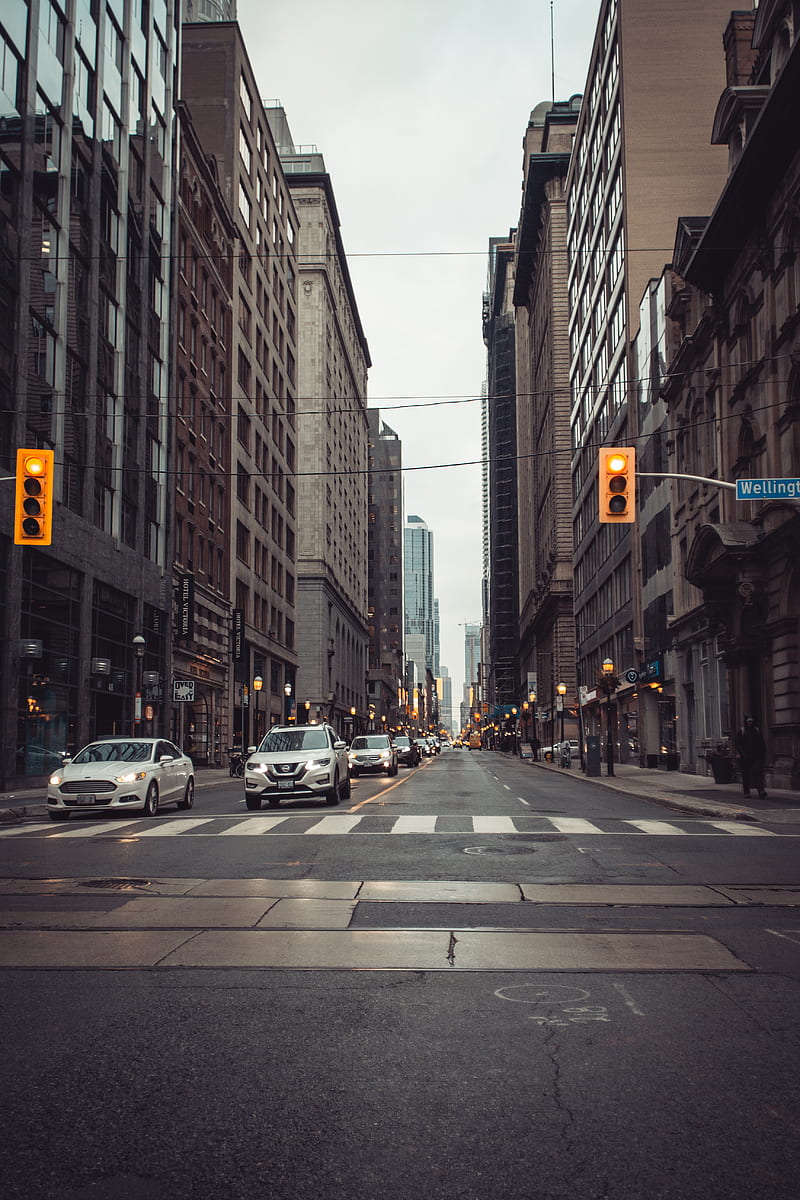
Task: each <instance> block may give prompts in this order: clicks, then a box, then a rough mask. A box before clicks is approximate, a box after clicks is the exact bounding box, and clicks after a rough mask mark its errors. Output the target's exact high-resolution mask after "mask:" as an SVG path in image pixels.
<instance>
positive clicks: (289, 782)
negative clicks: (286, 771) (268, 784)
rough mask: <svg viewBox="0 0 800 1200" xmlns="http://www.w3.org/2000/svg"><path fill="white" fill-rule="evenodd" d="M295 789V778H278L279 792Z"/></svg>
mask: <svg viewBox="0 0 800 1200" xmlns="http://www.w3.org/2000/svg"><path fill="white" fill-rule="evenodd" d="M293 789H294V780H293V779H279V780H278V791H279V792H291V791H292V790H293Z"/></svg>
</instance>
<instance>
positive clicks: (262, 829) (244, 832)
mask: <svg viewBox="0 0 800 1200" xmlns="http://www.w3.org/2000/svg"><path fill="white" fill-rule="evenodd" d="M287 819H288V818H286V817H250V818H248V820H246V821H239V822H238V823H237V824H236V825H232V826H231V827H230V829H221V830H220V835H219V836H220V837H231V836H234V837H235V836H237V835H238V836H240V837H242V836H243V837H253V836H254V835H255V834H257V833H269V831H270V829H274V828H275V826H276V825H282V824H283V823H284V821H286V820H287Z"/></svg>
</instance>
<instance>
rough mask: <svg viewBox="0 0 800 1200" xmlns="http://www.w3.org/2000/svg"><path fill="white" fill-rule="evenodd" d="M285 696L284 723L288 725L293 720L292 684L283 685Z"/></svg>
mask: <svg viewBox="0 0 800 1200" xmlns="http://www.w3.org/2000/svg"><path fill="white" fill-rule="evenodd" d="M283 695H284V703H283V708H284V713H283V719H284V722H285V723H286V724H287V725H288V724H289V721H290V720H291V716H292V685H291V684H290V683H285V684H284V685H283Z"/></svg>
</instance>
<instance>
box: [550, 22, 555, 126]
mask: <svg viewBox="0 0 800 1200" xmlns="http://www.w3.org/2000/svg"><path fill="white" fill-rule="evenodd" d="M550 79H551V83H552V90H553V104H555V102H556V43H555V37H554V34H553V0H550Z"/></svg>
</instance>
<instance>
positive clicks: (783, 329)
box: [663, 0, 800, 788]
mask: <svg viewBox="0 0 800 1200" xmlns="http://www.w3.org/2000/svg"><path fill="white" fill-rule="evenodd" d="M798 15H800V14H798V7H797V4H791V3H787V2H786V0H783V2H781V0H762V3H761V4H760V5H759V7H758V9H757V10H756V12H755V13H741V12H736V13H734V14H732V16H731V18H730V21H729V23H728V25H727V29H726V31H725V47H726V51H727V87H725V88H724V90H723V91H722V95H721V97H720V100H719V104H718V107H717V110H716V115H715V118H714V121H713V139H714V141H715V143H717V144H720V145H724V146H727V147H728V152H729V158H728V161H729V174H728V177H727V180H726V182H725V185H724V187H723V188H722V191H721V194H720V196H719V198H718V200H717V202H716V205H715V206H713V210H712V211H711V214H710V216H708V217H707V218H702V219H697V218H696V217H694V218H693V219H688V218H687V219H685V220H683V221H681V222H680V225H679V229H678V238H677V241H676V246H675V255H674V260H673V263H674V267H675V269H676V271H677V272H678V273H679V275H680V276H681V277H682V279H683V280H684V282H685V284H686V286H685V287H683V288H681V289H680V290H678V291H677V293H676V294H675V296H674V297H673V300H672V304H671V307H670V310H669V315H670V317H671V318H672V320H673V321H674V322H676V324H677V326H678V327H679V329H680V331H681V333H682V335H683V341H682V343H681V345H680V348H679V350H678V352H677V354H676V355H675V357H674V358H673V359H672V362H671V363H670V367H669V373H668V378H667V380H666V382H665V384H664V387H663V396H664V398H665V400H666V402H667V404H668V407H669V413H670V421H671V424H672V425H673V427H674V428H675V430H676V434H675V437H674V440H673V443H672V446H671V455H672V458H671V465H670V469H671V470H680V471H683V472H686V473H691V474H696V475H701V476H705V477H714V478H717V479H720V480H722V481H724V482H726V483H732V482H738V483H739V485H740V486H741V487H742V488H743V489H744V490H747V489H749V491H750V498H746V499H742V500H738V499H737V498H736V496H735V494H734V493H733V492H731V491H730V489H729V488H719V487H715V486H713V485H710V484H697V483H694V482H690V481H687V482H683V481H680V482H679V483H677V484H676V485H675V488H674V493H673V545H674V551H673V556H674V558H675V560H676V563H677V564H678V568H677V572H676V574H677V582H676V593H675V596H676V599H675V615H674V621H673V630H674V637H675V646H676V656H677V658H678V661H679V666H678V672H679V676H678V678H679V685H680V689H681V699H682V709H683V712H684V714H685V719H684V721H682V722H681V724H682V727H683V730H684V732H683V735H682V742H683V744H682V748H681V752H682V757H683V758H684V759H686V760H688V762H689V764H690V769H691V765H693V764H695V763H699V760H700V758H701V755H702V753H703V751H704V747H703V745H702V743H701V738H700V737H699V736H698V723H699V717H698V711H699V710H700V709H701V708H702V707H703V706H704V705H705V703H706V695H707V691H708V681H709V674H710V673H715V672H716V671H717V669H718V666H717V659H716V658H715V656H714V655H713V653H712V651H713V648H714V646H715V645H717V646H718V648H719V655H720V663H719V665H720V666H721V671H720V674H719V681H718V682H717V681H716V680H712V682H713V684H714V686H713V688H712V690H713V691H714V692H715V693H716V694H717V695H718V696H719V702H720V706H721V707H720V713H719V726H718V731H717V732H718V736H719V738H720V746H719V748H720V749H721V750H723V751H726V750H727V751H730V750H731V749H732V748H733V741H734V737H735V731H736V729H737V728H738V727H739V726H741V724H742V722H743V720H744V717H745V715H747V714H750V715H752V716H754V717H755V719H756V722H757V723H758V724H759V725H760V726H761V728H762V731H763V733H764V737H765V739H766V743H767V785H768V786H770V785H772V786H775V787H782V788H789V787H790V788H798V787H800V671H799V670H798V667H799V666H800V606H799V605H798V596H799V595H800V514H799V513H798V499H797V497H796V495H795V494H794V489H793V488H792V487H789V488H782V487H779V486H777V485H775V486H774V487H772V488H769V487H767V488H761V489H759V488H757V487H753V485H752V482H751V481H753V480H758V479H784V478H786V479H789V480H790V481H794V480H796V477H797V476H798V474H799V473H800V367H798V362H799V361H800V217H799V216H798V208H797V196H798V193H800V129H799V128H798V125H797V122H796V121H787V119H786V114H787V113H792V112H796V111H797V108H798V104H800V37H799V36H798V34H799V33H800V30H799V29H798ZM710 748H711V749H712V750H715V749H717V747H716V746H714V745H712V746H711V747H710Z"/></svg>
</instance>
